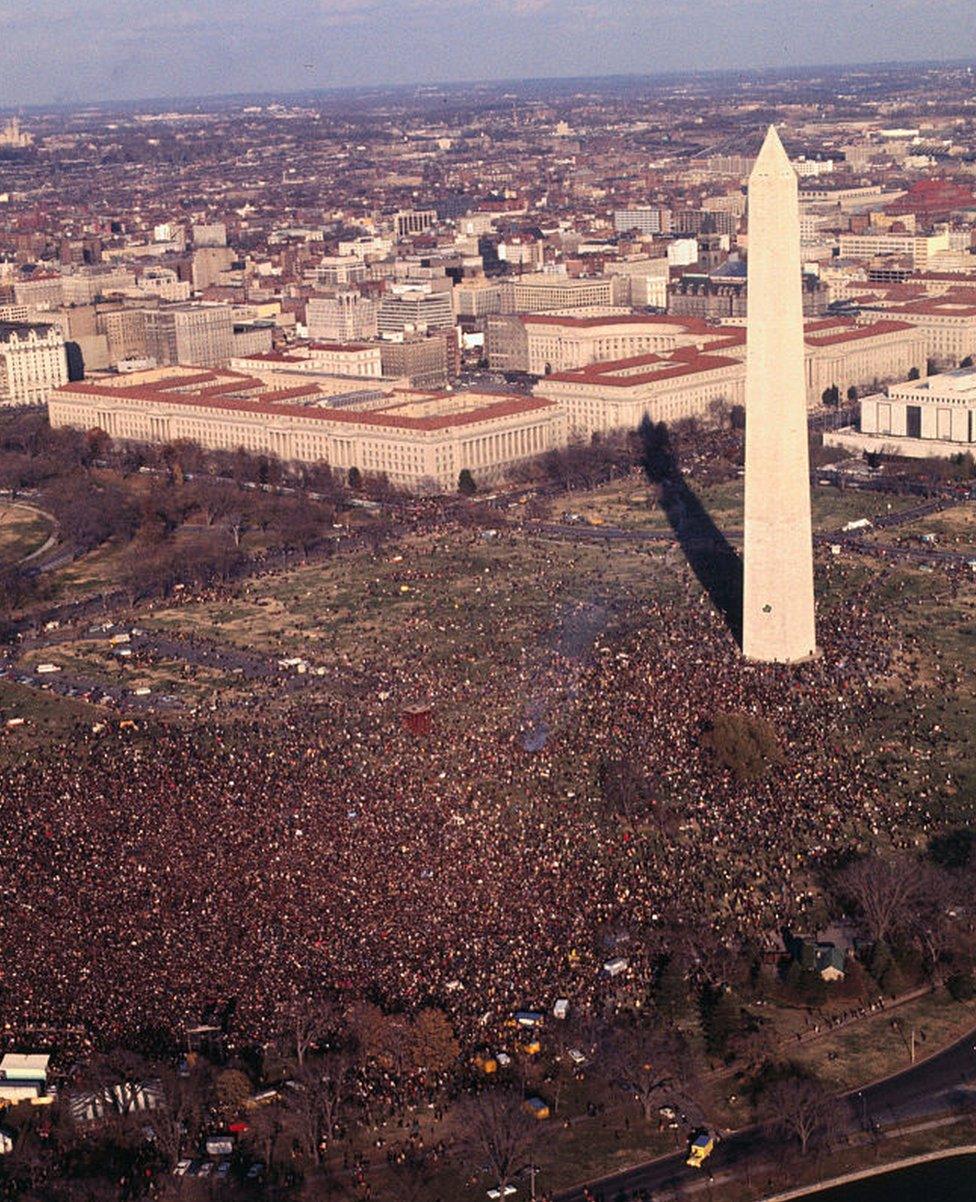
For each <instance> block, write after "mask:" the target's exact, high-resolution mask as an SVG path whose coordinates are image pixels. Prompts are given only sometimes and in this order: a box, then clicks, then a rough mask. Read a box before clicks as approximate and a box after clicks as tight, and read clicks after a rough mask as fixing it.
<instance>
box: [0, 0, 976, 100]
mask: <svg viewBox="0 0 976 1202" xmlns="http://www.w3.org/2000/svg"><path fill="white" fill-rule="evenodd" d="M771 7H772V6H770V5H760V4H756V3H755V2H754V0H703V2H701V3H697V4H694V5H692V4H691V3H690V0H678V2H677V3H675V4H673V5H671V6H670V7H669V9H668V18H667V21H666V22H664V21H662V20H661V19H660V15H659V14H658V13H657V12H656V11H653V10H649V9H648V8H647V6H645V5H642V4H639V3H636V2H635V0H608V3H606V4H602V5H594V4H592V3H587V2H586V0H489V2H488V3H485V4H480V5H474V4H472V3H464V4H461V5H450V6H449V5H447V4H446V3H445V2H444V0H408V2H407V3H398V4H394V3H392V0H320V2H319V3H311V4H310V3H308V2H307V0H275V3H274V4H272V5H267V4H261V3H258V0H242V2H241V3H235V4H234V5H233V6H229V5H228V4H227V3H226V0H201V2H200V3H198V4H193V5H190V4H187V3H183V2H179V3H174V4H170V5H167V6H165V7H163V8H159V9H155V8H150V6H147V5H145V4H143V3H140V2H138V0H120V2H119V3H116V4H111V5H110V4H108V3H105V2H104V0H95V2H93V3H90V4H88V5H85V6H84V7H83V8H77V9H76V8H71V7H68V6H66V5H64V4H63V3H62V0H38V2H37V3H35V4H33V5H31V6H30V8H29V10H27V9H20V8H19V7H18V6H15V5H13V4H10V3H3V4H0V35H2V37H0V80H2V83H0V105H2V106H4V107H8V108H9V107H14V106H19V105H45V104H54V103H61V104H74V103H87V102H94V101H98V100H103V101H123V100H134V101H135V100H144V99H150V98H160V97H173V98H178V97H188V96H193V97H196V96H204V95H208V96H209V95H213V96H219V95H228V94H237V93H253V92H274V91H303V90H310V91H312V90H320V89H321V90H325V89H329V88H337V87H351V86H357V85H361V86H378V85H409V84H436V83H445V84H446V83H464V82H480V81H484V80H486V79H512V80H515V79H541V78H554V79H555V78H566V77H568V78H572V77H579V76H587V75H590V76H594V75H646V74H650V75H656V74H666V73H669V72H694V71H724V70H735V69H741V70H743V71H756V70H763V69H769V68H772V67H776V68H778V69H790V68H809V67H816V66H819V65H824V64H832V65H851V64H861V63H865V64H866V63H875V62H904V61H906V60H908V59H913V60H920V61H954V60H956V56H957V55H958V49H959V47H960V46H961V45H965V44H966V39H967V35H968V37H970V38H972V37H973V36H974V35H976V11H974V10H973V8H972V6H971V5H968V4H966V3H964V2H962V0H934V2H933V3H927V4H925V5H922V4H919V3H916V2H915V0H897V2H895V3H888V4H886V5H885V6H884V22H883V24H879V21H878V6H877V5H876V4H875V3H873V2H871V0H854V2H853V3H849V4H843V5H842V4H840V3H839V2H838V0H820V2H819V3H814V4H802V3H799V0H782V2H781V3H778V4H777V5H776V6H775V8H773V11H772V12H771V11H770V9H771ZM840 31H842V32H843V37H842V38H840V37H839V36H838V34H839V32H840ZM52 32H53V33H54V34H55V35H56V36H55V37H52V36H51V35H52ZM79 47H81V48H83V50H84V53H82V54H79V53H78V51H79ZM491 67H495V68H496V69H494V70H492V69H486V68H491Z"/></svg>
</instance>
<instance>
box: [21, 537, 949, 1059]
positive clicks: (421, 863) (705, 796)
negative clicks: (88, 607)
mask: <svg viewBox="0 0 976 1202" xmlns="http://www.w3.org/2000/svg"><path fill="white" fill-rule="evenodd" d="M454 537H455V538H459V539H467V540H468V541H469V543H470V544H471V545H475V543H476V540H477V538H478V535H477V534H476V533H472V532H470V531H468V532H464V531H456V532H455V535H454ZM450 541H451V540H450V538H446V539H445V540H444V542H443V544H442V551H444V552H447V551H448V550H449V544H450ZM437 554H438V552H437V551H436V549H435V550H434V551H432V556H433V557H435V559H436V555H437ZM534 554H535V555H536V557H537V563H538V570H537V573H536V577H535V584H536V586H537V587H540V586H541V587H545V582H546V580H547V572H550V571H551V568H552V565H551V564H550V560H549V556H548V553H547V551H546V549H545V547H544V544H541V543H540V544H536V545H535V550H534ZM830 570H831V571H835V572H836V571H841V570H842V569H841V568H840V567H839V566H834V565H831V568H830ZM417 571H418V572H419V571H424V572H427V573H428V574H430V573H432V574H433V575H434V576H436V574H437V563H436V562H428V563H426V564H425V565H424V566H423V567H422V568H421V567H418V568H417ZM486 587H487V585H486ZM682 588H683V589H684V593H683V595H676V596H674V597H669V598H667V599H664V598H658V599H655V598H652V597H649V598H646V599H644V600H643V601H642V602H640V604H639V605H638V607H637V608H636V610H635V609H633V608H632V607H630V608H629V611H628V614H627V622H626V625H625V626H623V627H621V626H620V625H619V623H618V625H617V627H616V628H613V629H612V628H611V627H606V626H605V622H606V620H607V618H608V611H607V610H606V609H605V608H601V606H600V605H597V604H595V603H589V602H588V603H587V604H583V603H576V604H568V605H567V603H558V604H557V603H555V598H554V604H553V607H552V617H551V628H550V630H549V631H548V633H547V635H546V636H545V638H544V639H543V640H542V641H541V642H540V643H539V644H538V645H537V646H534V647H528V648H526V647H521V646H516V645H512V644H509V645H505V644H501V643H500V644H499V645H498V647H497V653H496V654H495V653H493V654H490V656H489V659H488V662H484V661H482V662H476V661H477V657H476V656H474V655H472V653H471V644H470V643H469V642H466V641H465V640H464V638H463V630H464V619H463V615H461V616H460V617H459V619H458V626H457V632H458V637H457V639H456V641H455V642H454V643H453V650H452V651H451V653H450V655H449V657H448V659H447V661H445V655H444V652H443V648H442V649H441V652H440V655H439V657H438V658H436V659H435V658H434V657H433V655H431V656H430V657H429V658H428V655H427V654H426V652H427V651H428V650H430V651H431V652H432V651H433V648H432V647H430V648H428V647H427V646H426V645H425V643H424V641H423V640H424V638H429V633H430V632H429V631H427V632H426V633H425V632H424V630H423V629H422V627H423V621H422V618H420V617H414V618H410V619H407V620H406V621H405V623H404V626H403V630H402V652H401V654H400V655H399V656H398V657H397V659H396V661H395V662H390V660H389V658H388V657H386V656H383V657H377V662H375V663H371V664H367V665H366V666H365V667H362V668H360V669H358V670H357V671H356V672H355V673H352V674H351V679H352V681H353V685H354V687H353V688H351V689H350V690H347V692H346V695H344V696H342V697H339V696H338V695H337V696H336V697H335V698H334V699H332V700H330V701H328V702H325V701H319V702H315V703H313V702H312V701H311V700H310V699H306V700H305V701H303V702H301V703H297V704H296V703H290V704H286V703H285V702H283V701H282V702H278V703H275V702H268V703H265V704H264V705H263V706H262V707H256V709H255V710H254V711H252V712H250V713H249V714H248V715H247V717H246V718H244V719H241V720H239V721H221V722H211V723H203V724H198V725H195V726H192V727H189V728H187V727H180V726H177V725H161V726H160V727H159V728H158V729H156V730H154V731H153V732H152V737H151V738H146V737H143V736H141V735H139V734H133V733H132V732H122V731H119V730H118V729H117V728H110V729H108V730H106V731H104V732H103V733H101V734H98V735H96V734H94V733H92V732H90V731H88V730H86V731H79V732H78V734H77V737H76V738H74V739H73V740H72V741H71V742H69V744H68V745H67V746H65V747H64V748H62V749H60V751H59V753H58V754H57V755H54V756H49V757H46V758H41V759H39V760H36V761H35V760H26V759H25V760H24V762H22V763H20V764H19V765H18V766H17V767H16V768H13V769H10V770H8V771H7V773H6V779H5V780H4V790H3V791H4V799H5V803H6V804H5V818H6V821H5V823H4V825H3V829H2V832H0V842H2V859H3V864H4V873H3V878H2V885H0V889H2V894H3V896H2V905H0V930H2V934H3V941H4V946H5V947H6V948H7V951H8V954H7V955H6V956H5V958H4V966H3V969H2V975H0V1006H2V1013H3V1016H4V1021H5V1023H6V1024H7V1028H8V1030H16V1029H19V1028H21V1027H24V1026H26V1025H33V1024H38V1023H44V1022H50V1023H55V1024H58V1025H66V1024H77V1025H80V1026H84V1027H85V1028H87V1029H88V1030H89V1031H90V1032H91V1033H92V1037H93V1038H94V1039H96V1040H99V1041H111V1040H116V1039H125V1038H128V1037H130V1036H131V1035H132V1033H133V1032H135V1031H138V1030H139V1029H141V1028H143V1027H146V1026H149V1025H154V1024H159V1023H163V1024H166V1025H169V1026H170V1027H171V1028H172V1029H174V1030H176V1031H178V1030H180V1029H181V1028H182V1027H183V1026H184V1025H185V1024H186V1023H187V1022H193V1021H196V1020H197V1019H199V1017H200V1016H201V1014H202V1013H204V1012H205V1011H206V1010H207V1008H208V1007H209V1006H213V1005H218V1006H221V1007H223V1013H224V1014H225V1016H228V1017H227V1021H228V1023H229V1026H230V1028H231V1030H232V1032H233V1033H234V1034H236V1035H237V1036H239V1037H241V1038H251V1037H255V1036H260V1035H261V1034H262V1032H263V1031H266V1030H267V1029H268V1024H269V1023H270V1022H271V1020H272V1016H273V1015H274V1013H275V1012H276V1010H277V1009H278V1008H279V1007H280V1003H281V1001H282V999H283V998H285V997H288V996H292V995H293V994H294V993H295V992H296V991H297V992H300V993H301V992H304V993H307V994H308V996H314V994H315V992H316V991H317V990H323V989H330V990H334V991H338V993H339V994H341V995H342V996H343V997H345V998H348V999H349V1000H352V999H356V998H359V997H368V998H370V999H371V1000H375V1001H378V1002H380V1003H381V1004H382V1005H383V1006H384V1007H385V1008H387V1009H390V1010H396V1009H408V1010H415V1009H417V1008H419V1007H421V1006H422V1005H425V1004H430V1003H433V1004H435V1005H437V1006H439V1007H441V1008H443V1009H444V1010H445V1011H446V1012H447V1013H448V1014H449V1015H450V1017H451V1019H452V1022H453V1023H454V1025H455V1028H456V1031H457V1033H458V1035H459V1037H460V1038H461V1039H462V1041H463V1042H464V1043H465V1044H466V1045H467V1046H469V1047H470V1046H474V1045H477V1044H480V1043H488V1042H490V1041H491V1040H492V1039H493V1038H496V1037H497V1036H498V1035H499V1033H500V1032H501V1031H502V1028H503V1024H504V1022H505V1020H506V1019H508V1018H509V1017H510V1015H511V1013H512V1011H513V1010H514V1009H516V1008H518V1007H539V1008H548V1007H551V1006H552V1004H553V1002H554V1001H555V1000H556V999H557V998H559V997H566V998H568V999H570V1003H571V1005H574V1006H576V1005H579V1006H591V1005H602V1004H606V1003H611V1002H612V999H613V998H614V997H615V996H616V994H617V992H618V990H619V987H620V981H619V980H617V979H616V978H611V977H610V975H609V974H608V973H607V972H606V971H605V970H604V968H603V965H604V963H605V962H606V961H607V960H608V959H609V958H610V957H611V956H612V955H620V956H622V957H624V958H625V959H626V960H627V961H628V968H627V973H626V978H625V979H626V980H630V981H633V980H636V981H638V982H640V981H641V980H646V979H647V978H648V977H649V974H650V971H651V964H652V962H653V960H654V958H655V957H657V956H659V955H660V954H661V953H662V952H668V951H673V950H677V948H678V947H679V945H680V948H681V950H682V952H683V953H684V954H686V955H687V956H688V958H689V962H690V963H692V964H696V963H697V964H703V965H706V966H707V964H708V962H709V958H710V957H714V956H715V955H716V949H718V954H719V956H720V954H721V949H723V948H726V949H728V948H736V947H738V946H740V945H741V943H742V941H743V940H744V939H747V938H749V939H754V940H757V941H760V942H761V941H763V940H764V939H767V938H768V937H770V936H771V934H772V933H773V932H775V931H776V929H777V927H778V926H779V925H780V924H782V923H783V922H786V921H789V920H791V919H795V918H797V917H798V916H799V915H801V914H802V913H803V907H804V904H805V901H806V898H807V896H808V890H809V884H810V875H809V874H810V865H811V863H812V861H813V860H814V859H815V858H816V857H817V856H818V855H819V854H820V853H823V852H826V851H827V850H828V849H829V848H831V847H842V846H845V845H848V844H850V843H852V842H854V841H856V840H857V838H858V837H859V835H860V834H862V833H863V832H864V831H866V830H870V831H874V832H877V833H879V834H884V835H887V836H889V837H891V838H893V839H894V840H895V841H897V840H899V839H900V838H902V832H903V831H905V830H907V829H908V828H911V827H914V828H916V829H917V827H918V826H919V825H920V824H922V823H923V822H924V814H922V813H919V814H916V815H914V816H908V820H907V821H906V815H905V813H904V807H905V806H906V805H907V804H910V803H908V802H906V801H904V800H903V799H900V798H898V797H897V796H895V795H894V794H893V793H892V792H891V791H890V790H888V789H887V788H886V782H885V781H883V780H881V779H879V778H878V776H877V774H876V772H875V771H874V770H873V769H872V768H871V765H870V763H869V760H870V749H869V748H865V747H864V746H863V744H862V742H861V739H860V736H859V731H860V729H861V727H862V724H863V722H864V720H865V716H866V715H868V714H870V712H871V711H872V710H873V709H874V708H875V707H876V706H878V705H881V704H883V703H884V701H883V693H882V692H881V691H879V687H878V686H879V681H880V680H881V678H882V677H883V676H884V674H885V673H887V672H890V671H892V670H894V667H893V665H894V663H895V660H896V659H897V656H898V655H899V654H901V651H900V648H899V639H898V637H897V636H896V635H895V633H894V632H893V628H892V624H891V622H890V620H889V618H887V617H886V616H885V614H884V613H883V612H878V609H877V608H876V607H875V606H873V605H872V604H871V603H870V595H869V594H868V593H867V592H865V593H864V594H863V595H861V596H854V597H853V598H851V597H847V598H846V599H845V600H844V601H843V603H841V604H838V605H836V606H835V608H834V610H833V611H832V612H831V613H829V614H827V613H825V614H823V615H822V621H821V631H822V643H823V655H822V656H821V657H820V658H819V659H817V660H815V661H813V662H811V663H809V664H807V665H804V666H803V667H801V668H800V669H798V670H787V669H783V668H775V667H759V666H756V665H751V664H748V663H745V662H744V661H743V660H742V659H741V657H740V656H739V654H738V652H737V649H736V647H735V645H734V643H733V641H732V638H731V636H730V635H729V633H728V630H727V628H726V626H725V624H724V623H723V621H722V619H721V617H720V616H719V615H718V614H717V613H715V612H714V610H713V609H712V607H711V606H710V605H709V604H707V603H706V602H704V601H703V600H701V593H700V590H699V588H698V587H697V586H696V585H695V584H694V583H693V582H692V579H691V577H690V575H689V576H688V577H687V579H686V580H685V581H684V583H683V585H682ZM554 592H555V590H554ZM514 604H516V600H515V598H514V596H512V597H509V598H508V600H507V601H506V602H505V604H504V605H503V604H502V603H501V601H500V603H499V609H500V612H499V613H498V615H497V621H498V625H497V627H496V630H497V631H503V630H504V627H505V619H506V612H505V605H514ZM611 608H612V605H611ZM414 636H415V639H414V641H412V639H413V638H414ZM936 676H937V669H936ZM934 687H936V688H937V687H938V686H937V680H936V681H935V682H934ZM418 697H424V698H427V699H429V700H430V702H431V704H432V708H433V728H432V730H431V732H430V733H429V734H426V735H419V736H418V735H417V734H415V733H410V731H409V730H407V729H405V728H404V726H403V723H402V721H401V719H402V710H403V706H404V705H405V704H406V703H407V702H409V701H412V700H416V699H417V698H418ZM722 712H725V713H728V712H735V713H742V714H747V715H758V716H761V717H762V718H764V719H765V720H767V721H768V722H770V723H772V725H773V727H774V728H775V730H776V732H777V736H778V738H779V739H780V741H781V743H782V748H783V752H784V754H783V756H782V759H781V762H780V763H778V764H775V765H772V766H771V767H770V768H769V770H768V772H766V774H765V775H764V776H762V777H761V778H760V779H756V780H751V781H743V780H740V779H739V778H737V777H736V775H735V774H734V773H733V772H730V771H728V770H726V769H723V768H722V767H721V766H718V765H717V764H716V762H715V759H714V756H713V755H712V754H711V752H710V750H709V749H708V747H707V746H706V744H705V740H703V738H702V729H703V718H707V717H708V716H709V715H714V714H716V713H722ZM919 712H920V713H921V710H920V711H919ZM527 732H528V733H529V734H531V736H532V737H531V738H528V737H527ZM539 732H541V735H540V733H539ZM915 735H917V736H918V739H919V741H920V742H921V741H923V740H924V738H925V737H926V732H925V731H924V730H922V729H919V730H918V731H917V732H905V738H906V741H907V742H909V743H910V742H911V740H912V739H913V738H914V737H915ZM608 758H609V759H612V760H614V761H615V762H617V761H620V760H621V759H624V760H627V761H628V762H629V763H630V764H631V765H633V767H634V769H635V770H636V771H637V773H638V774H639V776H640V778H641V779H642V781H643V782H644V793H643V798H642V800H641V802H640V805H639V807H638V809H639V812H638V813H637V814H633V813H628V814H626V815H621V813H620V812H619V811H618V809H617V808H616V807H615V806H613V805H609V804H607V799H606V798H605V797H604V796H603V795H602V793H601V779H602V777H601V772H602V770H603V768H604V767H605V765H606V763H607V760H608ZM923 804H924V799H923V800H922V801H920V802H919V805H920V806H921V805H923Z"/></svg>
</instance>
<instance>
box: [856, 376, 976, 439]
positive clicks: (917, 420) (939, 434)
mask: <svg viewBox="0 0 976 1202" xmlns="http://www.w3.org/2000/svg"><path fill="white" fill-rule="evenodd" d="M861 433H862V434H866V435H874V436H876V438H877V440H878V441H883V442H884V443H886V444H890V446H891V449H892V450H893V451H895V452H896V453H899V454H903V455H914V456H920V455H922V456H924V455H935V456H938V455H949V454H955V453H957V452H959V451H968V450H974V449H976V368H972V367H961V368H957V369H956V370H955V371H947V372H943V373H941V374H940V375H937V376H929V377H928V379H925V380H910V381H908V382H907V383H904V384H893V385H892V386H891V387H890V388H889V389H888V395H887V396H884V395H882V394H878V395H876V396H870V397H865V398H864V400H863V401H862V402H861ZM912 443H915V444H919V445H918V446H915V447H912V446H909V445H908V444H912Z"/></svg>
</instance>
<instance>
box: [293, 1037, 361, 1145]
mask: <svg viewBox="0 0 976 1202" xmlns="http://www.w3.org/2000/svg"><path fill="white" fill-rule="evenodd" d="M352 1069H353V1060H352V1057H351V1056H350V1055H349V1054H348V1053H346V1052H330V1053H329V1054H328V1055H326V1056H324V1057H322V1059H321V1060H316V1061H315V1062H314V1063H312V1062H310V1063H309V1064H308V1065H307V1066H306V1067H305V1068H304V1069H303V1070H302V1071H301V1072H299V1073H298V1074H296V1076H295V1080H294V1084H293V1087H292V1088H291V1089H290V1091H289V1093H288V1100H287V1109H288V1112H289V1114H290V1115H291V1117H292V1121H293V1123H294V1126H295V1132H296V1135H297V1136H298V1138H299V1141H300V1143H301V1145H302V1148H303V1150H304V1151H305V1154H306V1156H307V1157H308V1158H309V1159H310V1160H311V1161H312V1162H313V1164H315V1165H320V1164H321V1163H322V1155H323V1152H324V1150H325V1145H326V1143H327V1141H328V1140H330V1139H332V1137H333V1136H334V1135H335V1133H336V1130H337V1128H338V1126H339V1122H340V1119H341V1116H342V1112H343V1108H344V1107H345V1105H346V1103H347V1101H348V1098H349V1087H350V1081H351V1077H352Z"/></svg>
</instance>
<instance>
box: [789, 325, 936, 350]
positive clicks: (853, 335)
mask: <svg viewBox="0 0 976 1202" xmlns="http://www.w3.org/2000/svg"><path fill="white" fill-rule="evenodd" d="M818 324H819V323H818ZM825 324H826V325H828V326H829V325H832V324H833V323H830V322H828V323H825ZM840 324H841V325H843V326H844V329H842V330H838V331H837V332H836V333H834V334H827V333H823V334H819V333H813V334H811V333H810V332H809V327H808V330H807V332H806V333H805V334H804V336H803V340H804V342H806V344H807V345H808V346H814V347H816V346H834V345H835V344H836V343H839V342H858V341H860V340H861V339H863V338H874V337H875V336H876V335H880V334H897V333H900V332H901V331H902V330H911V329H914V327H913V326H912V323H911V322H909V321H875V322H872V323H871V325H865V326H855V325H848V324H847V323H846V322H841V323H840Z"/></svg>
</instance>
